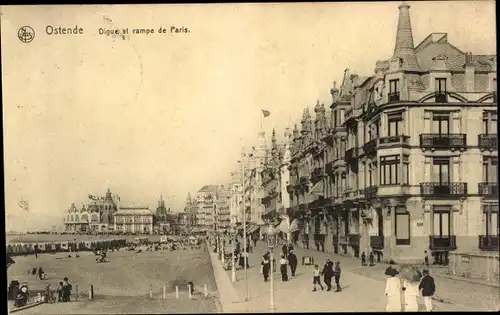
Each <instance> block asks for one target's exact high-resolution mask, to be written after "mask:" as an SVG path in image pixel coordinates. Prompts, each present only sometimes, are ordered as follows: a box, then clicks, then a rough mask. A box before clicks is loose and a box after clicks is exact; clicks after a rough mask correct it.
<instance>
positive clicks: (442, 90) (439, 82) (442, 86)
mask: <svg viewBox="0 0 500 315" xmlns="http://www.w3.org/2000/svg"><path fill="white" fill-rule="evenodd" d="M434 86H435V89H436V93H435V94H436V103H447V102H448V99H447V97H446V95H447V90H446V78H436V81H435V85H434Z"/></svg>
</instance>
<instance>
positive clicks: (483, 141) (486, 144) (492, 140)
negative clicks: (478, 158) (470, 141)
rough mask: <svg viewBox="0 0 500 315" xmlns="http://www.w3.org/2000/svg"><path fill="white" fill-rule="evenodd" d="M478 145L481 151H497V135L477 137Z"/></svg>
mask: <svg viewBox="0 0 500 315" xmlns="http://www.w3.org/2000/svg"><path fill="white" fill-rule="evenodd" d="M477 138H478V139H477V143H478V146H479V149H481V150H490V151H493V150H496V149H497V135H496V134H492V135H489V134H488V135H486V134H480V135H479V136H477Z"/></svg>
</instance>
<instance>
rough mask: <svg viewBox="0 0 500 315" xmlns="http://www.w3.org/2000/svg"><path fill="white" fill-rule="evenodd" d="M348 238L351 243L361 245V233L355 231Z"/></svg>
mask: <svg viewBox="0 0 500 315" xmlns="http://www.w3.org/2000/svg"><path fill="white" fill-rule="evenodd" d="M347 239H348V241H349V244H350V245H359V239H360V236H359V234H354V233H353V234H349V236H348V238H347Z"/></svg>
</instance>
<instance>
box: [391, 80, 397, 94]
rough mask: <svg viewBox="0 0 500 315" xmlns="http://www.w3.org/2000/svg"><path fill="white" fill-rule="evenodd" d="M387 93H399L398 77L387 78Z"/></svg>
mask: <svg viewBox="0 0 500 315" xmlns="http://www.w3.org/2000/svg"><path fill="white" fill-rule="evenodd" d="M389 93H390V94H396V93H399V79H398V80H389Z"/></svg>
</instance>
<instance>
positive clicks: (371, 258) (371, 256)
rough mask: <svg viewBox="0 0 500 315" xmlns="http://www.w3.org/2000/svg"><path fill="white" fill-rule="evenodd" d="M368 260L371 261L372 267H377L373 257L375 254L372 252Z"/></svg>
mask: <svg viewBox="0 0 500 315" xmlns="http://www.w3.org/2000/svg"><path fill="white" fill-rule="evenodd" d="M368 259H370V267H373V266H375V264H374V263H373V261H374V260H375V257H374V256H373V252H370V256H369V257H368Z"/></svg>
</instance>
